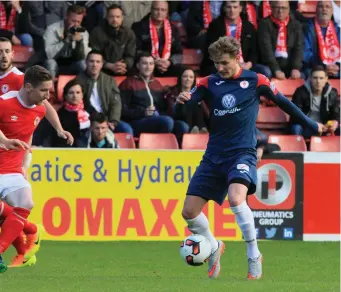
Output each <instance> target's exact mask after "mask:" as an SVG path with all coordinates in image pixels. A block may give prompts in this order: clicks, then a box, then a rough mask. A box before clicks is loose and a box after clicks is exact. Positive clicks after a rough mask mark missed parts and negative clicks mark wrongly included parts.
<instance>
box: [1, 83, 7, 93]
mask: <svg viewBox="0 0 341 292" xmlns="http://www.w3.org/2000/svg"><path fill="white" fill-rule="evenodd" d="M1 91H2V93H6V92H7V91H8V85H7V84H4V85H2V86H1Z"/></svg>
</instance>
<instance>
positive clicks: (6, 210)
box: [0, 201, 38, 234]
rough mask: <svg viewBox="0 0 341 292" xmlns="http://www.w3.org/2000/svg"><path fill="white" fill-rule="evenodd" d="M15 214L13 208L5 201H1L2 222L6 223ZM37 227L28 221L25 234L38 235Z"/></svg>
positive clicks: (0, 214) (0, 218) (0, 213)
mask: <svg viewBox="0 0 341 292" xmlns="http://www.w3.org/2000/svg"><path fill="white" fill-rule="evenodd" d="M12 212H13V207H11V206H10V205H8V204H6V203H5V202H3V201H0V221H4V220H5V219H6V218H7V217H8V216H9V215H10V214H11V213H12ZM37 231H38V230H37V225H35V224H34V223H31V222H29V221H27V220H26V222H25V226H24V233H25V234H36V233H37Z"/></svg>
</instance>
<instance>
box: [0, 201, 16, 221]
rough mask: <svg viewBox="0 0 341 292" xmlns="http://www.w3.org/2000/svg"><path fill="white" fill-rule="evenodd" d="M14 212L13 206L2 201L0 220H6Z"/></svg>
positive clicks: (0, 203) (0, 202) (0, 204)
mask: <svg viewBox="0 0 341 292" xmlns="http://www.w3.org/2000/svg"><path fill="white" fill-rule="evenodd" d="M12 212H13V207H11V206H10V205H7V204H6V203H5V202H3V201H0V220H5V219H6V218H7V217H8V216H9V214H11V213H12Z"/></svg>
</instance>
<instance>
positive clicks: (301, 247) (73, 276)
mask: <svg viewBox="0 0 341 292" xmlns="http://www.w3.org/2000/svg"><path fill="white" fill-rule="evenodd" d="M226 243H227V244H226V251H225V254H224V255H223V257H222V271H221V274H220V278H219V279H218V280H210V279H208V278H207V265H205V266H201V267H190V266H186V265H185V263H183V262H182V259H181V258H180V255H179V246H180V244H179V243H178V242H106V243H100V242H94V243H89V242H49V241H45V242H42V248H41V250H40V252H39V253H38V254H37V259H38V261H37V264H36V265H35V266H33V267H27V268H20V269H19V268H17V269H9V270H8V271H7V272H6V273H4V274H1V275H0V291H1V292H27V291H34V292H78V291H80V292H87V291H89V292H97V291H99V292H104V291H108V292H109V291H110V292H116V291H117V292H135V291H136V292H144V291H146V292H147V291H148V292H152V291H155V292H156V291H157V292H164V291H169V292H177V291H179V292H182V291H194V292H201V291H203V292H204V291H205V292H208V291H214V292H220V291H221V292H223V291H224V292H249V291H250V292H268V291H269V292H296V291H297V292H304V291H307V292H339V291H340V245H339V243H311V242H299V241H271V242H260V249H261V251H262V252H263V255H264V263H263V264H264V265H263V278H262V279H261V280H259V281H247V280H246V268H247V266H246V255H245V252H246V247H245V243H243V242H226ZM11 256H13V249H11V250H9V251H8V252H7V253H6V254H5V260H6V262H7V263H8V261H9V260H10V258H11Z"/></svg>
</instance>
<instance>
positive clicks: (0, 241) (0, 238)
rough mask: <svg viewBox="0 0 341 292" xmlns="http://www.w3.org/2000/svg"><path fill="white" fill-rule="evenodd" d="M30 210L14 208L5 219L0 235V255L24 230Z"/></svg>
mask: <svg viewBox="0 0 341 292" xmlns="http://www.w3.org/2000/svg"><path fill="white" fill-rule="evenodd" d="M29 215H30V210H27V209H24V208H19V207H14V208H13V212H12V213H11V214H10V215H9V216H8V217H7V218H6V219H5V221H4V223H3V224H2V226H1V233H0V255H1V254H2V253H4V252H5V251H6V250H7V248H8V247H9V246H10V245H11V244H12V243H13V241H14V240H15V239H16V238H17V237H18V236H19V235H20V233H21V231H22V230H23V228H24V225H25V221H26V218H27V217H28V216H29Z"/></svg>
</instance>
